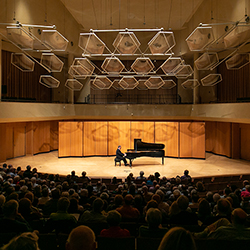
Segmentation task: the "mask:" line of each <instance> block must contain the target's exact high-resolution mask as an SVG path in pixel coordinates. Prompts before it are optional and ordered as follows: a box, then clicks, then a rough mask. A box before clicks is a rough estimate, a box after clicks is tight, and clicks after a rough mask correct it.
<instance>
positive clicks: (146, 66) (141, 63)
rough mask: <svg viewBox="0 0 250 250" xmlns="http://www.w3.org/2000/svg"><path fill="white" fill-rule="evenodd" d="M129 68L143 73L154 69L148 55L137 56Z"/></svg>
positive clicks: (137, 72)
mask: <svg viewBox="0 0 250 250" xmlns="http://www.w3.org/2000/svg"><path fill="white" fill-rule="evenodd" d="M131 69H133V70H134V72H135V73H136V74H142V75H144V74H148V73H149V72H151V71H152V70H153V69H154V64H153V63H152V61H151V60H150V58H148V57H138V58H136V60H135V61H134V62H133V64H132V65H131Z"/></svg>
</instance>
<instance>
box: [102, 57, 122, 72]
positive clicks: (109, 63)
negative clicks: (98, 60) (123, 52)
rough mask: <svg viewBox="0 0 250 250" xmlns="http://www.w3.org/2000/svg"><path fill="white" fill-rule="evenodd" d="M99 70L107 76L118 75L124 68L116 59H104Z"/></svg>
mask: <svg viewBox="0 0 250 250" xmlns="http://www.w3.org/2000/svg"><path fill="white" fill-rule="evenodd" d="M101 68H102V69H103V70H104V71H105V72H106V73H108V74H120V73H121V72H122V71H123V69H124V68H125V66H124V65H123V63H122V62H121V61H120V60H119V58H117V57H106V58H105V60H104V61H103V63H102V66H101Z"/></svg>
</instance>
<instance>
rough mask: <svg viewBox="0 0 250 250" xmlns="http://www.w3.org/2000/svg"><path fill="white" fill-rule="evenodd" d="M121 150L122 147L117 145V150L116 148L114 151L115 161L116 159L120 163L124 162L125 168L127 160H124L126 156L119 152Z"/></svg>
mask: <svg viewBox="0 0 250 250" xmlns="http://www.w3.org/2000/svg"><path fill="white" fill-rule="evenodd" d="M121 148H122V147H121V146H120V145H119V146H118V148H117V150H116V159H118V160H120V161H123V162H124V165H125V166H127V165H128V163H127V160H126V158H125V156H126V154H123V153H122V152H121Z"/></svg>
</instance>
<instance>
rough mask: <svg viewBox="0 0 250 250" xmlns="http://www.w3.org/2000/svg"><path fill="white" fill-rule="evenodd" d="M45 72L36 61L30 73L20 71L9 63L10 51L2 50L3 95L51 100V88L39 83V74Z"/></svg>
mask: <svg viewBox="0 0 250 250" xmlns="http://www.w3.org/2000/svg"><path fill="white" fill-rule="evenodd" d="M47 73H48V72H47V71H46V70H45V69H44V68H43V67H41V66H40V65H39V64H37V63H35V68H34V71H33V72H32V73H30V72H22V71H21V70H19V69H18V68H16V67H15V66H13V65H12V64H11V52H8V51H2V85H6V87H7V94H5V95H3V97H4V98H9V99H10V100H11V99H12V98H13V99H14V100H16V99H22V100H24V99H26V100H32V101H42V102H51V98H52V90H51V89H50V88H47V87H45V86H43V85H42V84H40V83H39V78H40V75H44V74H47Z"/></svg>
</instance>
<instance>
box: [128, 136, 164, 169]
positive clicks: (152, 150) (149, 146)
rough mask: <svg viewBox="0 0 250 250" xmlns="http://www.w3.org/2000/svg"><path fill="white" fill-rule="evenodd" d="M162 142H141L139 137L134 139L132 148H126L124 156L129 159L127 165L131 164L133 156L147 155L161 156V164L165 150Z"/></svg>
mask: <svg viewBox="0 0 250 250" xmlns="http://www.w3.org/2000/svg"><path fill="white" fill-rule="evenodd" d="M164 148H165V145H164V144H157V143H147V142H142V141H141V139H134V149H128V151H127V152H126V158H127V159H129V165H130V167H131V166H132V161H133V160H134V159H135V158H138V157H142V156H148V157H161V158H162V165H163V164H164V155H165V151H164V150H163V149H164Z"/></svg>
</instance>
